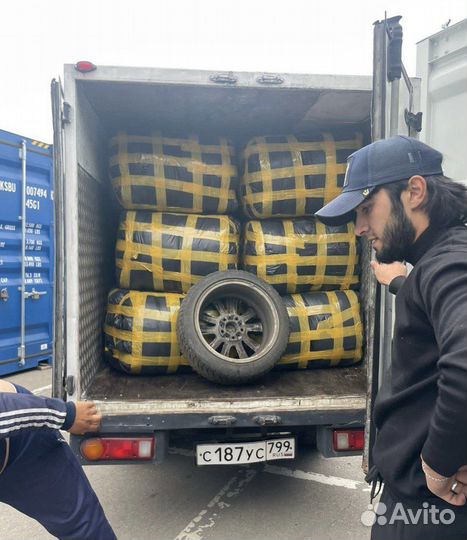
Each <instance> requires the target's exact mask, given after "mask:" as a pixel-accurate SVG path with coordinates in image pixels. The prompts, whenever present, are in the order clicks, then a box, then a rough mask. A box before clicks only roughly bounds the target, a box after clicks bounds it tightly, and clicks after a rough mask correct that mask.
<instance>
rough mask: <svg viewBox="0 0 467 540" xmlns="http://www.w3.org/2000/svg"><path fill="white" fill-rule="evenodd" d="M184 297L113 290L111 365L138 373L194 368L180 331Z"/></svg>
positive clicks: (108, 319) (108, 340)
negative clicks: (183, 348) (183, 350)
mask: <svg viewBox="0 0 467 540" xmlns="http://www.w3.org/2000/svg"><path fill="white" fill-rule="evenodd" d="M183 298H184V295H181V294H163V293H150V292H138V291H129V290H125V289H113V290H112V291H110V293H109V297H108V304H107V313H106V316H105V326H104V343H105V351H106V356H107V358H108V360H109V362H110V364H111V366H112V367H115V368H117V369H119V370H120V371H123V372H125V373H131V374H134V375H136V374H162V373H175V372H180V371H191V367H190V366H189V364H188V362H187V361H186V360H185V359H184V358H183V357H182V355H181V353H180V348H179V346H178V340H177V333H176V325H177V317H178V312H179V309H180V304H181V302H182V300H183Z"/></svg>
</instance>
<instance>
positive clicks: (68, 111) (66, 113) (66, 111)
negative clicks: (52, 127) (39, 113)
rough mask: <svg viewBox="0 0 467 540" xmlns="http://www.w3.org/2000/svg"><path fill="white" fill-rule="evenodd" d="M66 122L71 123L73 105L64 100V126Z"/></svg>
mask: <svg viewBox="0 0 467 540" xmlns="http://www.w3.org/2000/svg"><path fill="white" fill-rule="evenodd" d="M65 124H71V105H70V104H69V103H68V102H67V101H64V102H63V109H62V127H63V126H64V125H65Z"/></svg>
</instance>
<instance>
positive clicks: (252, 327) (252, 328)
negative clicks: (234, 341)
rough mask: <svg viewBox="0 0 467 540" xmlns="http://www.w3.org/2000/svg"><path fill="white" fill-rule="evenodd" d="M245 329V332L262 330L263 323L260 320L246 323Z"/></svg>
mask: <svg viewBox="0 0 467 540" xmlns="http://www.w3.org/2000/svg"><path fill="white" fill-rule="evenodd" d="M246 331H247V332H262V331H263V325H262V323H260V322H256V323H250V324H247V325H246Z"/></svg>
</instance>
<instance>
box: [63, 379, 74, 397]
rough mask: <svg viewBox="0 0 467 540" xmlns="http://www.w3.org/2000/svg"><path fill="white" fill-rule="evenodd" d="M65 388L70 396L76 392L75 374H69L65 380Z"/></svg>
mask: <svg viewBox="0 0 467 540" xmlns="http://www.w3.org/2000/svg"><path fill="white" fill-rule="evenodd" d="M65 390H66V393H67V394H68V395H69V396H72V395H73V394H74V393H75V378H74V376H73V375H68V377H67V378H66V380H65Z"/></svg>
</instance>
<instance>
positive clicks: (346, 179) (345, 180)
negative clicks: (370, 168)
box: [342, 158, 351, 187]
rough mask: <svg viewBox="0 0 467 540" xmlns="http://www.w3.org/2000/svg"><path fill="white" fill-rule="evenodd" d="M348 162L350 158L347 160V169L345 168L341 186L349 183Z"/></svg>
mask: <svg viewBox="0 0 467 540" xmlns="http://www.w3.org/2000/svg"><path fill="white" fill-rule="evenodd" d="M350 162H351V158H349V159H348V160H347V169H345V177H344V185H343V186H342V187H346V186H348V185H349V170H350Z"/></svg>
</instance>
